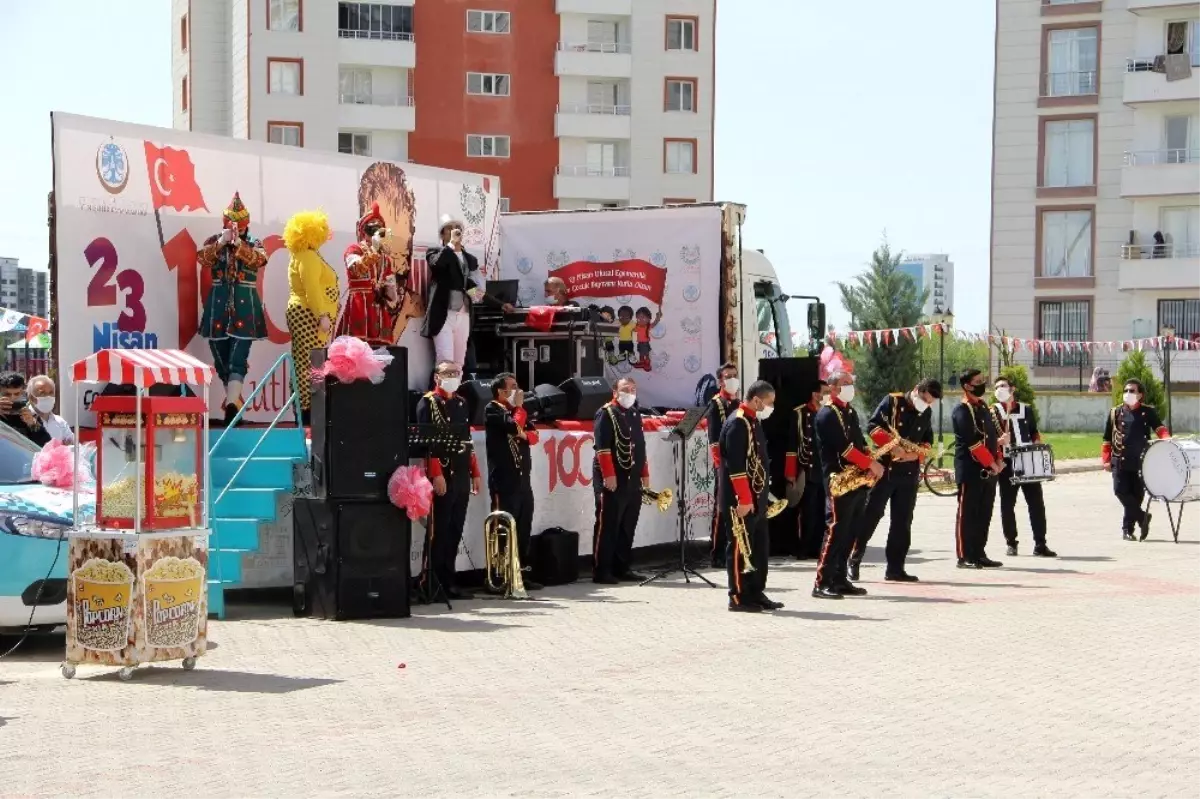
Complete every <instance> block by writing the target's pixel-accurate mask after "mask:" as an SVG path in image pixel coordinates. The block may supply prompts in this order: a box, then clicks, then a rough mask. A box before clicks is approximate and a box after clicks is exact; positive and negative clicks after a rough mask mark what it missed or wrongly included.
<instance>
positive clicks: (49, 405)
mask: <svg viewBox="0 0 1200 799" xmlns="http://www.w3.org/2000/svg"><path fill="white" fill-rule="evenodd" d="M34 407H36V408H37V409H38V413H50V411H52V410H54V397H38V398H37V400H36V401H35V402H34Z"/></svg>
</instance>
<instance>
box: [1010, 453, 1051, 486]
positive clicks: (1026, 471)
mask: <svg viewBox="0 0 1200 799" xmlns="http://www.w3.org/2000/svg"><path fill="white" fill-rule="evenodd" d="M1009 458H1010V459H1011V462H1012V477H1011V478H1009V479H1010V480H1012V483H1013V485H1022V484H1024V483H1047V482H1049V481H1051V480H1053V479H1054V450H1052V449H1051V448H1050V445H1049V444H1026V445H1025V446H1022V447H1013V449H1012V452H1011V453H1010V454H1009Z"/></svg>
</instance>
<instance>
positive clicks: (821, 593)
mask: <svg viewBox="0 0 1200 799" xmlns="http://www.w3.org/2000/svg"><path fill="white" fill-rule="evenodd" d="M812 595H813V596H814V597H815V598H816V599H842V595H841V594H839V593H838V592H837V591H835V590H833V589H832V588H829V587H828V586H823V585H822V586H817V587H816V588H814V589H813V590H812Z"/></svg>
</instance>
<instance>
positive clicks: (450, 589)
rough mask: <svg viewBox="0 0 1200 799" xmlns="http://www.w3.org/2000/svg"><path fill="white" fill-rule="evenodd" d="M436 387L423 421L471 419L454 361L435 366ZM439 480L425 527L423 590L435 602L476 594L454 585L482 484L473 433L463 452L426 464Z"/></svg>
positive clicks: (424, 405)
mask: <svg viewBox="0 0 1200 799" xmlns="http://www.w3.org/2000/svg"><path fill="white" fill-rule="evenodd" d="M434 381H435V384H436V385H435V388H434V390H433V391H430V392H428V393H426V394H425V396H423V397H421V401H420V402H418V403H417V423H418V424H438V425H443V424H445V425H451V424H455V425H466V424H468V422H469V416H468V413H467V401H466V400H465V399H463V398H462V397H460V396H458V395H457V394H456V393H455V392H456V391H458V386H459V384H460V383H461V382H462V371H461V370H460V369H459V367H458V365H457V364H455V363H454V362H453V361H442V362H441V363H439V364H438V365H437V369H436V371H435V372H434ZM426 469H427V471H428V472H429V479H430V481H431V482H432V483H433V507H432V508H431V510H430V512H429V519H428V521H427V522H426V528H425V557H424V562H423V563H422V564H421V595H422V597H423V598H424V599H425V600H426V601H429V602H433V601H436V600H437V599H438V598H439V597H440V596H442V595H444V596H445V597H447V598H449V599H473V598H474V595H473V594H471V593H470V592H469V591H463V590H460V589H458V588H456V587H455V585H454V572H455V561H456V560H457V559H458V545H459V543H460V542H461V541H462V535H463V525H464V524H466V521H467V505H468V503H469V502H470V500H471V495H472V494H478V493H479V489H480V482H481V481H480V478H479V462H478V461H477V460H476V458H475V448H474V446H473V445H472V444H471V438H470V433H468V434H467V437H466V439H465V440H464V441H463V442H462V444H461V446H460V447H459V450H458V452H456V453H454V454H452V455H450V456H448V457H445V458H437V457H431V458H429V461H428V463H427V465H426Z"/></svg>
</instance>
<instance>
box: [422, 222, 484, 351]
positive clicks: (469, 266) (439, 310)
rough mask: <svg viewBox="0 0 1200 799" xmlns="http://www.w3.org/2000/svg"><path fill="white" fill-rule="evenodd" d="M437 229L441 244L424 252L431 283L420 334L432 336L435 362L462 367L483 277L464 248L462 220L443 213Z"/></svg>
mask: <svg viewBox="0 0 1200 799" xmlns="http://www.w3.org/2000/svg"><path fill="white" fill-rule="evenodd" d="M439 230H440V233H441V237H442V246H441V247H430V248H429V250H428V251H427V252H426V254H425V261H426V263H428V264H429V280H430V286H429V302H428V304H427V305H426V308H425V322H424V324H423V325H422V327H421V335H423V336H424V337H425V338H431V339H433V347H434V350H435V351H436V355H435V357H434V360H435V361H436V362H438V363H440V362H442V361H449V362H451V363H454V364H455V365H457V366H458V367H459V368H460V369H461V368H462V365H463V362H464V361H465V360H466V355H467V339H468V338H469V337H470V335H471V303H472V302H479V301H481V300H482V299H483V297H484V294H483V277H482V276H481V275H480V274H479V261H478V260H476V258H475V256H474V255H471V253H469V252H467V251H466V250H465V249H463V243H462V233H463V224H462V222H460V221H458V220H457V219H454V218H453V217H451V216H450V215H449V214H443V215H442V218H441V220H440V225H439Z"/></svg>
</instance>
